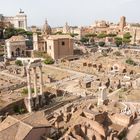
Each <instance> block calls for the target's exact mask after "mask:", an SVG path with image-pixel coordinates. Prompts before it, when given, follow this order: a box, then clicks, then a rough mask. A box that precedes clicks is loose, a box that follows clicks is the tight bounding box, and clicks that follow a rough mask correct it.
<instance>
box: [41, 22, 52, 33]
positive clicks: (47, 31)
mask: <svg viewBox="0 0 140 140" xmlns="http://www.w3.org/2000/svg"><path fill="white" fill-rule="evenodd" d="M42 32H43V34H44V35H50V34H51V32H52V29H51V26H50V25H49V24H48V22H47V20H46V21H45V24H44V26H43V30H42Z"/></svg>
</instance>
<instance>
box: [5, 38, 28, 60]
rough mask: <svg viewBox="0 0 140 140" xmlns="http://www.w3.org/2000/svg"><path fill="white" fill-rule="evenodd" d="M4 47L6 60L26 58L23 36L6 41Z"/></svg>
mask: <svg viewBox="0 0 140 140" xmlns="http://www.w3.org/2000/svg"><path fill="white" fill-rule="evenodd" d="M5 46H6V48H5V51H6V54H5V55H6V57H7V58H8V59H12V58H16V57H24V56H26V42H25V38H24V37H23V36H12V37H11V38H10V39H7V40H6V43H5Z"/></svg>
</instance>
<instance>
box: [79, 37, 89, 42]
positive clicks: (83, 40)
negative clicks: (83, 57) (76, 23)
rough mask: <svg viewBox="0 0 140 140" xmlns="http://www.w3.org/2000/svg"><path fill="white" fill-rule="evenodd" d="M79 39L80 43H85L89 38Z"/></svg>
mask: <svg viewBox="0 0 140 140" xmlns="http://www.w3.org/2000/svg"><path fill="white" fill-rule="evenodd" d="M80 41H81V42H82V43H87V42H89V39H88V38H87V37H82V38H81V40H80Z"/></svg>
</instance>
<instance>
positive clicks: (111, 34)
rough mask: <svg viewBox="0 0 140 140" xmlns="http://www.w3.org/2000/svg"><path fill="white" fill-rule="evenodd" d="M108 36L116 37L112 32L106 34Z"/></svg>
mask: <svg viewBox="0 0 140 140" xmlns="http://www.w3.org/2000/svg"><path fill="white" fill-rule="evenodd" d="M107 36H108V37H116V36H117V35H116V34H113V33H110V34H107Z"/></svg>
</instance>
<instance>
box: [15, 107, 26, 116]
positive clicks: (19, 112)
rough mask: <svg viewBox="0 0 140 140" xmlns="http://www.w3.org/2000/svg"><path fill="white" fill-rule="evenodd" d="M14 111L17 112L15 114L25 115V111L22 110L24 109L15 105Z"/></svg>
mask: <svg viewBox="0 0 140 140" xmlns="http://www.w3.org/2000/svg"><path fill="white" fill-rule="evenodd" d="M13 109H14V112H15V113H18V114H23V113H25V109H24V108H22V107H20V106H18V105H15V106H14V108H13Z"/></svg>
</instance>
